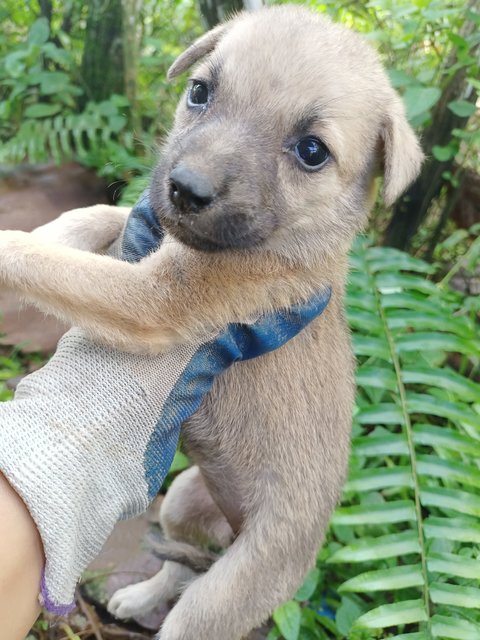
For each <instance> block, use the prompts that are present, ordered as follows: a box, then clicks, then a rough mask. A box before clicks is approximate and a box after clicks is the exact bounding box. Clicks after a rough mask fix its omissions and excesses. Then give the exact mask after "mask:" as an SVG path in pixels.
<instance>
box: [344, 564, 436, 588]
mask: <svg viewBox="0 0 480 640" xmlns="http://www.w3.org/2000/svg"><path fill="white" fill-rule="evenodd" d="M423 584H424V580H423V576H422V568H421V566H420V565H419V564H414V565H404V566H400V567H391V568H390V569H380V570H378V571H366V572H365V573H361V574H359V575H357V576H355V577H354V578H351V579H350V580H347V581H346V582H344V583H343V584H342V585H341V586H340V587H339V591H340V593H341V592H343V591H355V592H357V593H368V592H369V591H391V590H396V589H406V588H407V587H421V586H422V585H423Z"/></svg>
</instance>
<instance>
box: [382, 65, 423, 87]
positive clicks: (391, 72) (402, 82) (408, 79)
mask: <svg viewBox="0 0 480 640" xmlns="http://www.w3.org/2000/svg"><path fill="white" fill-rule="evenodd" d="M387 73H388V77H389V78H390V82H391V83H392V87H395V88H396V89H398V88H399V87H408V86H409V85H416V84H418V81H417V79H416V78H414V77H413V76H409V75H407V74H406V73H405V72H404V71H401V70H400V69H388V70H387Z"/></svg>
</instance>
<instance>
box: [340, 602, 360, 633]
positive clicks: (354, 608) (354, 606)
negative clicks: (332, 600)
mask: <svg viewBox="0 0 480 640" xmlns="http://www.w3.org/2000/svg"><path fill="white" fill-rule="evenodd" d="M361 614H362V609H361V608H360V607H359V605H358V603H357V602H356V601H355V600H353V599H352V598H351V597H350V596H343V597H342V603H341V605H340V606H339V607H338V609H337V614H336V616H335V622H336V623H337V628H338V630H339V631H340V633H341V634H342V635H343V636H346V635H348V633H349V631H350V629H351V628H352V626H353V624H354V623H355V621H356V620H357V618H358V617H359V616H360V615H361Z"/></svg>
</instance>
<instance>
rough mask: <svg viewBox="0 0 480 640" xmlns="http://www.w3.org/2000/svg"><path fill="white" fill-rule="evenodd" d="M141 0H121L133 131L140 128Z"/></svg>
mask: <svg viewBox="0 0 480 640" xmlns="http://www.w3.org/2000/svg"><path fill="white" fill-rule="evenodd" d="M142 6H143V0H122V7H123V54H124V83H125V93H126V96H127V98H128V101H129V102H130V113H131V123H130V124H131V126H132V128H133V131H134V133H137V134H139V133H140V129H141V123H140V113H139V111H138V108H137V78H138V58H139V52H140V42H141V38H142V21H141V19H140V15H141V10H142Z"/></svg>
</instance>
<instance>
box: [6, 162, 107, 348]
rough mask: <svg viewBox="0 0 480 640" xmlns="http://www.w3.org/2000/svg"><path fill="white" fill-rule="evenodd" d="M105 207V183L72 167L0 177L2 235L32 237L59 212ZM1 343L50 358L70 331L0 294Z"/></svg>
mask: <svg viewBox="0 0 480 640" xmlns="http://www.w3.org/2000/svg"><path fill="white" fill-rule="evenodd" d="M99 202H106V188H105V183H104V182H103V181H102V180H100V179H99V178H97V177H96V176H95V174H94V173H93V172H92V171H89V170H88V169H85V168H84V167H82V166H80V165H79V164H76V163H74V162H71V163H68V164H65V165H62V166H60V167H57V166H55V165H53V164H49V165H40V166H34V167H28V166H26V167H23V166H22V167H17V168H15V169H14V171H12V172H10V173H9V174H8V175H3V176H2V177H0V229H20V230H21V231H31V230H32V229H34V228H35V227H38V226H40V225H42V224H46V223H47V222H50V221H51V220H54V219H55V218H56V217H58V216H59V215H60V213H62V212H63V211H68V210H69V209H75V208H77V207H86V206H89V205H92V204H96V203H99ZM0 312H1V315H2V320H1V323H0V332H1V333H3V334H5V335H4V336H3V337H1V338H0V343H2V344H7V345H21V348H22V350H24V351H27V352H31V351H41V352H44V353H49V352H51V351H53V350H54V349H55V347H56V344H57V342H58V339H59V338H60V336H61V335H62V334H63V333H65V331H66V330H67V328H68V327H66V326H65V325H62V324H61V323H60V322H58V321H57V320H55V319H54V318H51V317H47V316H45V315H44V314H43V313H41V312H39V311H37V310H35V309H34V308H32V307H25V305H22V304H21V303H20V302H19V299H18V297H17V296H16V295H15V294H13V293H4V292H2V293H0Z"/></svg>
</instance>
